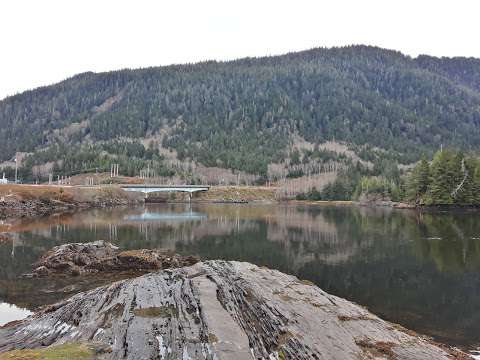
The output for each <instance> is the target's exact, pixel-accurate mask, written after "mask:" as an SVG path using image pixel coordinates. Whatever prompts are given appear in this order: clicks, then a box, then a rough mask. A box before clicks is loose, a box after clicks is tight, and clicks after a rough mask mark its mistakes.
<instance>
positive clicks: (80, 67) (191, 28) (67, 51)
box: [0, 0, 480, 99]
mask: <svg viewBox="0 0 480 360" xmlns="http://www.w3.org/2000/svg"><path fill="white" fill-rule="evenodd" d="M479 13H480V2H478V1H477V0H457V1H451V0H448V1H447V0H437V1H430V0H428V1H427V0H403V1H396V2H394V1H386V0H363V1H358V0H335V1H333V0H330V1H322V0H318V1H309V0H297V1H284V0H255V1H254V0H242V1H232V0H223V1H221V0H202V1H199V0H156V1H154V0H136V1H134V0H130V1H124V0H100V1H99V0H69V1H65V0H42V1H38V0H4V1H1V2H0V34H1V37H0V49H1V53H0V99H1V98H3V97H5V96H7V95H11V94H14V93H16V92H19V91H23V90H26V89H29V88H34V87H37V86H40V85H47V84H51V83H53V82H57V81H60V80H62V79H64V78H66V77H69V76H72V75H74V74H76V73H79V72H84V71H97V72H98V71H108V70H114V69H120V68H126V67H129V68H136V67H145V66H156V65H163V64H171V63H185V62H196V61H200V60H207V59H234V58H238V57H243V56H260V55H273V54H280V53H284V52H288V51H295V50H302V49H307V48H311V47H317V46H341V45H349V44H369V45H378V46H381V47H386V48H391V49H397V50H400V51H402V52H405V53H407V54H410V55H413V56H416V55H418V54H419V53H427V54H431V55H437V56H476V57H480V45H479V43H478V39H477V38H478V34H479V33H480V31H479V30H480V29H479V24H480V23H479V22H478V21H477V17H478V14H479Z"/></svg>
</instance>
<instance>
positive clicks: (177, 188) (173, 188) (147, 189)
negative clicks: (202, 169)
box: [120, 184, 210, 200]
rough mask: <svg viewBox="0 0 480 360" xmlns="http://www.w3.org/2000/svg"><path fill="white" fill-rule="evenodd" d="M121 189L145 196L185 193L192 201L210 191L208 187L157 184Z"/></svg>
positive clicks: (129, 185)
mask: <svg viewBox="0 0 480 360" xmlns="http://www.w3.org/2000/svg"><path fill="white" fill-rule="evenodd" d="M120 187H121V188H122V189H123V190H125V191H136V192H143V193H144V194H145V195H146V194H148V193H152V192H155V193H156V192H185V193H188V198H189V199H190V200H191V199H192V194H193V193H196V192H200V191H208V190H209V189H210V186H208V185H157V184H124V185H120Z"/></svg>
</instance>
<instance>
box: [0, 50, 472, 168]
mask: <svg viewBox="0 0 480 360" xmlns="http://www.w3.org/2000/svg"><path fill="white" fill-rule="evenodd" d="M294 135H295V136H297V137H300V138H303V139H305V140H306V141H308V142H310V143H313V144H318V143H323V142H325V141H327V140H335V141H342V142H345V143H347V144H351V146H352V148H354V149H356V150H357V151H356V152H357V153H358V154H359V155H360V156H361V157H363V158H364V159H368V160H375V159H374V158H375V157H378V156H383V157H386V158H388V159H389V160H392V161H398V162H400V163H405V164H407V163H411V162H414V161H417V160H418V159H419V158H420V157H421V155H422V154H425V155H427V156H432V155H433V153H434V152H435V151H436V150H437V149H438V148H439V147H440V145H441V144H443V145H444V146H452V147H455V148H459V149H464V150H476V149H478V148H479V147H480V60H479V59H467V58H453V59H450V58H442V59H440V58H434V57H429V56H421V57H418V58H415V59H413V58H410V57H408V56H405V55H402V54H401V53H399V52H395V51H390V50H384V49H380V48H375V47H366V46H352V47H345V48H332V49H323V48H319V49H313V50H309V51H304V52H299V53H291V54H287V55H283V56H275V57H265V58H255V59H254V58H247V59H241V60H237V61H231V62H204V63H199V64H193V65H177V66H165V67H156V68H148V69H139V70H122V71H114V72H109V73H102V74H94V73H84V74H79V75H76V76H74V77H72V78H70V79H67V80H65V81H63V82H61V83H59V84H56V85H52V86H47V87H43V88H39V89H36V90H33V91H28V92H25V93H22V94H19V95H15V96H12V97H9V98H6V99H4V100H2V101H0V158H1V159H0V160H8V159H11V158H12V156H13V155H14V154H15V152H17V151H21V152H34V151H38V150H41V149H47V148H50V150H49V151H47V152H45V153H43V154H41V155H39V156H37V157H34V158H32V159H30V163H32V164H33V163H39V162H40V161H39V159H40V158H41V159H42V161H44V162H48V161H56V160H57V159H58V158H55V156H58V149H59V147H61V146H65V145H66V146H67V147H69V148H70V149H74V148H75V146H76V147H77V148H75V149H76V150H75V153H76V154H77V155H78V154H79V153H81V152H82V151H86V152H87V153H90V154H91V153H92V152H91V151H105V149H100V148H98V147H95V146H94V144H96V143H99V142H101V143H105V144H107V145H105V146H107V147H108V144H111V143H112V141H113V140H114V139H118V138H129V139H131V138H146V137H147V138H150V137H155V136H157V138H160V139H161V140H160V141H161V143H160V144H158V145H161V146H162V147H164V148H169V149H172V150H175V151H176V155H177V156H178V159H180V160H183V159H190V160H193V161H195V162H197V163H199V164H203V165H205V166H217V167H224V168H230V169H237V170H242V171H245V172H248V173H253V174H265V173H266V171H267V166H268V164H271V163H278V162H281V161H282V159H283V158H284V157H285V156H286V154H287V152H288V151H289V149H290V145H291V143H292V139H293V136H294ZM113 144H117V143H116V142H113ZM86 145H88V146H90V148H89V149H92V148H94V150H85V149H86V148H85V146H86ZM365 145H368V146H365ZM72 146H74V147H72ZM155 146H156V145H155ZM52 149H53V150H52ZM375 150H376V151H375ZM383 150H386V152H385V151H383ZM146 153H147V154H146V155H145V154H143V153H141V154H140V153H139V154H137V155H138V157H139V159H144V160H145V159H148V157H149V158H150V159H151V158H152V157H157V158H158V159H160V160H161V156H159V155H158V154H157V153H156V151H155V150H153V152H152V151H150V152H148V151H147V152H146ZM62 154H64V152H62ZM379 154H380V155H379ZM49 156H50V157H49ZM160 160H159V161H160ZM78 164H79V167H80V168H81V167H82V166H83V167H84V168H85V167H86V166H92V165H94V166H97V165H98V164H88V165H85V164H84V162H83V161H79V162H78ZM80 168H79V169H73V168H69V171H72V172H75V171H77V170H80Z"/></svg>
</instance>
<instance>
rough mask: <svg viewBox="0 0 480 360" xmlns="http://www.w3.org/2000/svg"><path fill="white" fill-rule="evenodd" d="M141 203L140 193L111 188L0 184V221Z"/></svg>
mask: <svg viewBox="0 0 480 360" xmlns="http://www.w3.org/2000/svg"><path fill="white" fill-rule="evenodd" d="M141 201H143V196H142V194H137V193H128V192H125V191H123V190H122V189H120V188H116V187H114V186H110V187H108V186H106V187H98V188H86V187H75V186H49V185H20V184H5V185H0V219H5V218H15V217H17V218H18V217H34V216H41V215H49V214H52V213H57V212H64V211H70V210H75V209H87V208H91V207H109V206H118V205H127V204H132V203H138V202H141Z"/></svg>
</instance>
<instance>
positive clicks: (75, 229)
mask: <svg viewBox="0 0 480 360" xmlns="http://www.w3.org/2000/svg"><path fill="white" fill-rule="evenodd" d="M0 228H1V229H2V230H3V231H8V232H9V234H10V240H7V241H3V242H0V325H1V324H4V323H6V322H8V321H12V320H15V319H19V318H22V317H24V316H27V315H28V314H29V313H30V311H33V310H34V309H35V308H36V307H38V306H41V305H45V304H50V303H53V302H55V301H58V300H61V299H62V298H65V297H67V296H70V295H71V294H73V293H75V292H77V291H80V290H85V289H88V288H91V287H93V286H98V285H102V284H103V283H105V282H106V281H107V280H106V279H104V278H102V277H99V278H96V277H92V278H90V279H88V280H86V281H81V282H76V283H75V284H72V282H71V281H70V280H71V279H56V280H50V279H23V278H19V276H20V275H21V274H22V273H26V272H29V271H30V270H31V264H32V263H33V262H34V261H35V260H37V259H38V258H39V257H40V256H41V254H42V253H44V252H45V251H47V250H48V249H50V248H52V247H53V246H55V245H58V244H62V243H68V242H88V241H93V240H99V239H104V240H108V241H111V242H112V243H114V244H116V245H118V246H120V247H121V248H123V249H137V248H168V249H172V250H174V251H176V252H179V253H182V254H195V255H198V256H199V257H200V258H201V259H228V260H240V261H248V262H252V263H255V264H257V265H264V266H267V267H270V268H275V269H278V270H281V271H283V272H286V273H289V274H294V275H296V276H298V277H299V278H301V279H307V280H310V281H313V282H315V283H316V284H317V285H318V286H320V287H321V288H323V289H324V290H325V291H327V292H330V293H332V294H335V295H338V296H342V297H345V298H347V299H349V300H352V301H354V302H356V303H358V304H361V305H364V306H366V307H367V308H368V309H369V310H370V311H372V312H373V313H375V314H377V315H379V316H381V317H383V318H384V319H387V320H389V321H392V322H395V323H399V324H401V325H403V326H405V327H407V328H409V329H413V330H415V331H418V332H420V333H424V334H427V335H431V336H433V337H434V338H435V339H436V340H438V341H441V342H446V343H448V344H452V345H455V346H459V347H462V348H469V349H474V348H477V346H479V345H480V341H479V335H478V334H480V213H478V212H474V211H455V212H453V211H451V212H432V213H419V212H416V211H411V210H392V209H384V208H359V207H354V206H341V207H331V206H314V205H278V204H276V205H253V204H252V205H251V204H240V205H238V204H237V205H233V204H231V205H230V204H192V205H188V204H158V205H154V204H151V205H145V206H140V207H136V208H116V209H109V210H106V209H101V210H99V209H95V210H89V211H84V212H79V213H74V214H63V215H57V216H50V217H46V218H41V219H36V220H17V221H14V222H11V223H5V222H4V223H3V224H0Z"/></svg>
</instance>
